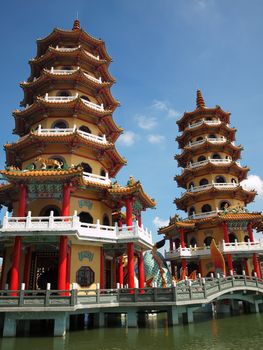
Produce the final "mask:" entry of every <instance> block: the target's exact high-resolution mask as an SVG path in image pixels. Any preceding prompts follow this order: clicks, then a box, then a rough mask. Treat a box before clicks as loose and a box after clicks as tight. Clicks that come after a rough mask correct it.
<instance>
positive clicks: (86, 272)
mask: <svg viewBox="0 0 263 350" xmlns="http://www.w3.org/2000/svg"><path fill="white" fill-rule="evenodd" d="M94 281H95V274H94V271H93V270H92V269H91V268H90V267H89V266H81V268H80V269H78V271H77V272H76V282H77V283H78V284H79V285H80V286H81V287H89V286H90V285H91V284H92V283H94Z"/></svg>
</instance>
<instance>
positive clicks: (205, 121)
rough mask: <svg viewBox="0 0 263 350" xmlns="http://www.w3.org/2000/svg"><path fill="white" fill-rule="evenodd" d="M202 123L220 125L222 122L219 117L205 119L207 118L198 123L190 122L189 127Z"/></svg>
mask: <svg viewBox="0 0 263 350" xmlns="http://www.w3.org/2000/svg"><path fill="white" fill-rule="evenodd" d="M202 124H207V125H219V124H221V120H219V119H218V120H205V119H202V120H199V121H198V122H196V123H193V124H188V128H189V129H193V128H196V127H197V126H199V125H202Z"/></svg>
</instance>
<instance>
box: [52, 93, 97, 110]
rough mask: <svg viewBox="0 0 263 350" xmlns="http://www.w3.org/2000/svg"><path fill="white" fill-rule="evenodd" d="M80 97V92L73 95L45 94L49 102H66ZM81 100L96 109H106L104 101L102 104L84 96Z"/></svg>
mask: <svg viewBox="0 0 263 350" xmlns="http://www.w3.org/2000/svg"><path fill="white" fill-rule="evenodd" d="M78 97H79V95H78V94H76V95H73V96H49V95H48V94H46V95H45V100H46V101H49V102H61V103H64V102H69V101H73V100H75V99H77V98H78ZM81 101H82V102H83V103H85V105H87V106H89V107H91V108H93V109H96V110H99V111H104V106H103V103H101V104H100V105H97V104H96V103H94V102H90V101H87V100H85V99H84V98H81Z"/></svg>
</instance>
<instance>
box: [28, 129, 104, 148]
mask: <svg viewBox="0 0 263 350" xmlns="http://www.w3.org/2000/svg"><path fill="white" fill-rule="evenodd" d="M75 131H76V132H77V133H78V134H80V135H81V136H83V137H85V138H86V139H89V140H92V141H95V142H99V143H103V144H107V143H108V142H107V139H106V135H103V136H97V135H93V134H91V133H88V132H86V131H83V130H80V129H77V127H76V125H74V127H73V128H65V129H60V128H50V129H42V126H41V125H39V126H38V128H37V130H36V131H35V133H36V134H37V135H47V136H50V135H67V134H72V133H73V132H75Z"/></svg>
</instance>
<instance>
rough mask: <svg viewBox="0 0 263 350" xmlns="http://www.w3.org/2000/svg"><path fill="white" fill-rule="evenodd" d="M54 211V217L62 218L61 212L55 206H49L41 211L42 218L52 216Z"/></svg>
mask: <svg viewBox="0 0 263 350" xmlns="http://www.w3.org/2000/svg"><path fill="white" fill-rule="evenodd" d="M51 211H53V215H54V216H61V210H60V209H59V208H58V207H57V206H55V205H48V206H46V207H44V208H43V209H42V210H41V211H40V216H50V213H51Z"/></svg>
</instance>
